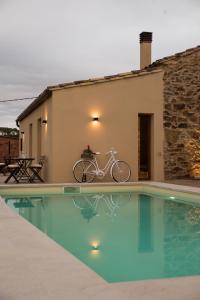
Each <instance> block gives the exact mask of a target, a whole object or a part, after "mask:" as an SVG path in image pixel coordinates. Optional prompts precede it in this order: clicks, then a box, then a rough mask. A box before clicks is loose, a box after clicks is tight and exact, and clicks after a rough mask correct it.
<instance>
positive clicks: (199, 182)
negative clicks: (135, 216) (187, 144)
mask: <svg viewBox="0 0 200 300" xmlns="http://www.w3.org/2000/svg"><path fill="white" fill-rule="evenodd" d="M6 177H7V176H3V174H1V173H0V184H4V181H5V179H6ZM164 182H166V183H170V184H178V185H185V186H192V187H200V179H190V178H188V179H173V180H166V181H164ZM147 183H148V181H147ZM9 184H16V182H15V181H14V180H13V179H11V180H10V181H9Z"/></svg>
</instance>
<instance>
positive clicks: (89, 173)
mask: <svg viewBox="0 0 200 300" xmlns="http://www.w3.org/2000/svg"><path fill="white" fill-rule="evenodd" d="M73 174H74V178H75V179H76V181H77V182H92V181H93V180H94V178H95V176H96V166H95V164H94V163H93V162H92V161H90V160H84V159H83V160H79V161H77V162H76V163H75V165H74V167H73Z"/></svg>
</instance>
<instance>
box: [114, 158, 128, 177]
mask: <svg viewBox="0 0 200 300" xmlns="http://www.w3.org/2000/svg"><path fill="white" fill-rule="evenodd" d="M111 176H112V178H113V179H114V180H115V181H116V182H126V181H128V180H129V179H130V177H131V169H130V167H129V165H128V164H127V163H126V162H125V161H123V160H117V161H116V162H114V164H113V165H112V167H111Z"/></svg>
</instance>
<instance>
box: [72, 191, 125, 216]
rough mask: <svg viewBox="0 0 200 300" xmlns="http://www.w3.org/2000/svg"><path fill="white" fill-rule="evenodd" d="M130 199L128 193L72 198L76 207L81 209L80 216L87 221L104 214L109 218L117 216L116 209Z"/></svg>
mask: <svg viewBox="0 0 200 300" xmlns="http://www.w3.org/2000/svg"><path fill="white" fill-rule="evenodd" d="M130 199H131V194H130V193H127V194H125V193H123V196H122V195H117V194H94V195H91V194H90V195H81V196H76V197H74V199H73V202H74V205H75V207H76V208H79V209H80V210H81V214H82V216H83V217H84V218H85V219H87V220H88V221H89V220H90V219H92V218H93V217H95V216H96V217H97V216H100V215H101V214H105V215H107V216H108V217H110V218H111V219H113V218H114V217H116V216H117V210H118V209H119V208H120V207H121V206H122V205H124V204H126V203H127V202H129V201H130Z"/></svg>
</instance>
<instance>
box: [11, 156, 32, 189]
mask: <svg viewBox="0 0 200 300" xmlns="http://www.w3.org/2000/svg"><path fill="white" fill-rule="evenodd" d="M34 159H35V158H33V157H26V158H24V157H17V158H13V159H12V160H13V161H14V162H16V164H17V165H18V168H16V169H15V170H13V171H11V173H10V174H9V176H8V177H7V179H6V180H5V183H7V182H8V181H9V180H10V179H11V177H14V179H15V181H16V182H17V183H19V182H29V181H30V174H29V172H28V168H29V167H30V165H31V163H32V161H33V160H34Z"/></svg>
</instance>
